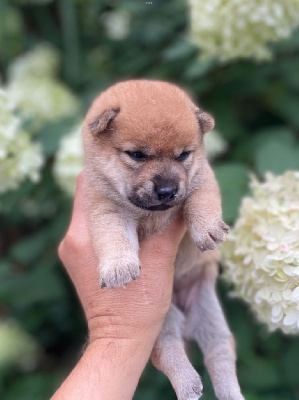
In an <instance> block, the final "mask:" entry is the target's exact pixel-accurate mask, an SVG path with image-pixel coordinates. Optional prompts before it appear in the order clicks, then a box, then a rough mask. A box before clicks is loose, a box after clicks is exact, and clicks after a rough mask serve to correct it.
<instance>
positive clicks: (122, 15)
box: [101, 10, 130, 40]
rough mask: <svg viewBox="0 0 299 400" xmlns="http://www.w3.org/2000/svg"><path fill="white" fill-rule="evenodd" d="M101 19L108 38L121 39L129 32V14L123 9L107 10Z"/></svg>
mask: <svg viewBox="0 0 299 400" xmlns="http://www.w3.org/2000/svg"><path fill="white" fill-rule="evenodd" d="M101 21H102V23H103V25H104V28H105V31H106V34H107V36H108V37H109V38H110V39H113V40H123V39H125V38H126V37H127V36H128V34H129V32H130V14H129V13H128V12H126V11H124V10H116V11H107V12H105V13H104V14H103V15H102V16H101Z"/></svg>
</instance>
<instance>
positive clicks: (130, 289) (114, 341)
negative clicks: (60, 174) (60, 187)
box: [52, 173, 185, 400]
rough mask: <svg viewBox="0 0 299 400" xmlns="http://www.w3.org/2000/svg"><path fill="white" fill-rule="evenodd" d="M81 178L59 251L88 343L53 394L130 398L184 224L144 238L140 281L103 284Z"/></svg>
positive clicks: (164, 306) (157, 322)
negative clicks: (80, 309)
mask: <svg viewBox="0 0 299 400" xmlns="http://www.w3.org/2000/svg"><path fill="white" fill-rule="evenodd" d="M83 180H84V173H82V174H81V175H80V176H79V178H78V181H77V188H76V195H75V202H74V209H73V216H72V220H71V223H70V226H69V229H68V231H67V234H66V236H65V238H64V239H63V240H62V242H61V244H60V246H59V256H60V258H61V261H62V262H63V264H64V265H65V267H66V269H67V271H68V273H69V275H70V277H71V279H72V281H73V283H74V286H75V288H76V290H77V293H78V296H79V298H80V300H81V303H82V306H83V309H84V312H85V315H86V319H87V323H88V328H89V335H90V338H89V346H88V347H87V349H86V352H85V353H84V355H83V357H82V358H81V360H80V361H79V362H78V364H77V365H76V367H75V368H74V369H73V371H72V372H71V373H70V375H69V376H68V377H67V379H66V380H65V381H64V382H63V384H62V386H61V387H60V388H59V389H58V390H57V392H56V393H55V394H54V395H53V397H52V400H65V399H70V398H71V399H72V400H77V399H78V400H79V399H82V398H84V399H88V400H96V399H98V398H101V400H111V399H113V400H131V399H132V396H133V393H134V391H135V388H136V386H137V383H138V380H139V377H140V375H141V373H142V370H143V368H144V367H145V365H146V362H147V360H148V359H149V357H150V353H151V351H152V347H153V345H154V342H155V340H156V338H157V336H158V334H159V332H160V329H161V326H162V322H163V319H164V317H165V314H166V312H167V311H168V308H169V305H170V301H171V294H172V284H173V269H174V260H175V256H176V252H177V248H178V245H179V243H180V241H181V239H182V237H183V235H184V232H185V224H184V221H183V218H182V217H181V218H178V219H177V220H176V221H174V222H173V223H172V224H171V226H169V227H168V228H167V229H166V230H165V232H163V234H161V235H159V236H156V237H154V238H151V239H147V240H144V241H143V242H142V243H140V252H139V256H140V260H141V265H142V268H141V273H140V276H139V278H138V280H137V281H133V282H130V283H129V284H128V285H127V286H126V288H114V289H108V288H104V289H101V288H100V285H99V279H98V275H99V271H98V268H97V265H98V263H97V259H96V257H95V254H94V251H93V247H92V240H91V236H90V233H89V230H88V226H87V220H86V217H85V213H84V197H83V196H84V194H83ZM107 229H109V227H107ZM111 240H113V238H111Z"/></svg>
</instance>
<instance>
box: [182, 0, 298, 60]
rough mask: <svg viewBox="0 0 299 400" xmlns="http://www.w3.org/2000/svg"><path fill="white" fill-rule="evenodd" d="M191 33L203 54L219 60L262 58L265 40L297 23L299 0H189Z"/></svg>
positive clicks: (266, 56)
mask: <svg viewBox="0 0 299 400" xmlns="http://www.w3.org/2000/svg"><path fill="white" fill-rule="evenodd" d="M189 4H190V30H191V36H192V38H193V40H194V42H195V43H196V44H198V45H199V46H200V47H201V48H202V50H203V54H204V55H206V56H208V57H218V58H220V59H221V60H223V61H226V60H230V59H236V58H251V57H252V58H255V59H258V60H265V59H269V58H270V57H271V53H270V51H269V49H268V48H267V44H268V43H269V42H274V41H279V40H282V39H285V38H287V37H289V35H290V34H291V32H292V30H293V29H294V28H295V27H296V26H298V25H299V0H288V1H285V0H276V1H272V0H209V1H206V0H189Z"/></svg>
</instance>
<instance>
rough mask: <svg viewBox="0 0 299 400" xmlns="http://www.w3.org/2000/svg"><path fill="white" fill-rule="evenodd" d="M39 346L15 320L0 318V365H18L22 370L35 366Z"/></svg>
mask: <svg viewBox="0 0 299 400" xmlns="http://www.w3.org/2000/svg"><path fill="white" fill-rule="evenodd" d="M39 352H40V348H39V346H38V344H37V343H36V341H35V340H34V339H33V337H31V336H30V335H29V334H28V333H27V332H25V331H24V330H23V329H22V328H21V327H20V326H19V325H18V323H17V322H16V321H14V320H12V319H9V320H3V319H2V320H1V319H0V367H4V366H7V365H18V366H19V367H21V368H22V369H23V370H31V369H32V368H34V367H35V366H36V363H37V359H38V353H39Z"/></svg>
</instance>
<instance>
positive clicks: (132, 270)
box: [100, 257, 140, 288]
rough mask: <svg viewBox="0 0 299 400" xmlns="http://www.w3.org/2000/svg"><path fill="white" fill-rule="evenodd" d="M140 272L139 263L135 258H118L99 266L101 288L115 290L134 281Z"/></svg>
mask: <svg viewBox="0 0 299 400" xmlns="http://www.w3.org/2000/svg"><path fill="white" fill-rule="evenodd" d="M139 272H140V263H139V260H138V258H137V257H127V258H126V257H119V258H117V259H113V260H109V261H106V262H105V263H103V264H100V285H101V288H104V287H108V288H115V287H119V286H123V287H124V286H125V285H126V284H127V283H129V282H131V281H133V280H136V279H137V278H138V276H139Z"/></svg>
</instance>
